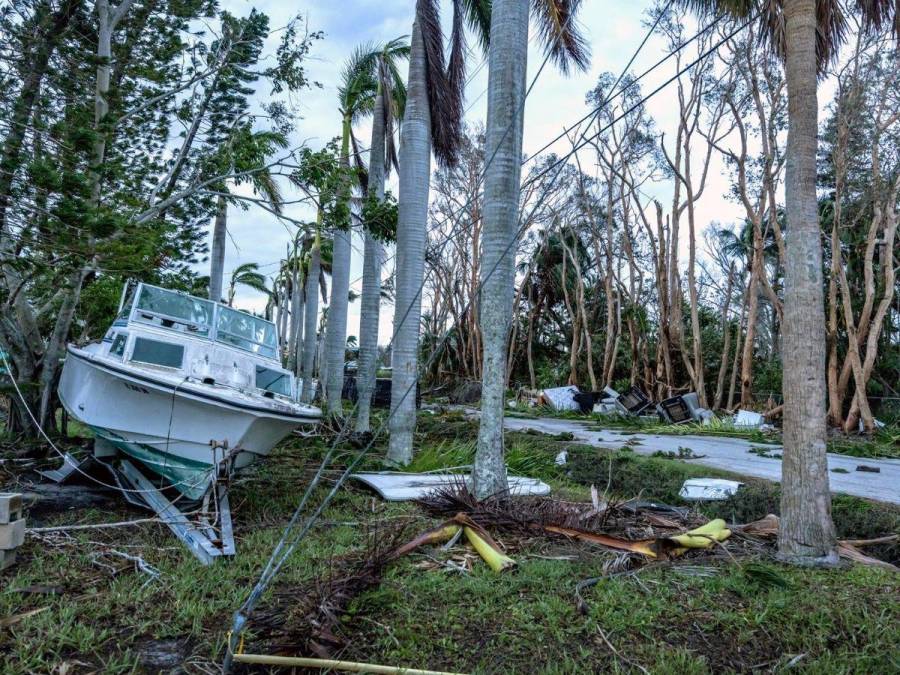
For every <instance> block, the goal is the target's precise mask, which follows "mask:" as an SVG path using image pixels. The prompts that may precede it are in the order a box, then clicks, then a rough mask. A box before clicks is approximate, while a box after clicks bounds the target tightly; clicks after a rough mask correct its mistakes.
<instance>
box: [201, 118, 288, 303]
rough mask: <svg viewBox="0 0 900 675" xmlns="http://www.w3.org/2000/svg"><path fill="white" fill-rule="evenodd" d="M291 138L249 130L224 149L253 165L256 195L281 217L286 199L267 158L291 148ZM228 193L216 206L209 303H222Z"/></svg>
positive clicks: (251, 178) (251, 173)
mask: <svg viewBox="0 0 900 675" xmlns="http://www.w3.org/2000/svg"><path fill="white" fill-rule="evenodd" d="M287 143H288V141H287V137H286V136H285V135H284V134H282V133H279V132H273V131H258V132H248V131H247V130H246V129H245V128H243V127H242V128H239V129H238V130H236V131H235V132H234V133H233V134H232V135H231V137H230V138H229V139H228V142H227V143H226V144H225V145H224V150H223V151H222V154H223V155H226V159H228V160H230V161H234V156H235V155H239V156H240V159H241V163H242V164H249V165H250V166H251V167H254V169H252V170H249V171H247V173H246V175H247V178H246V179H244V180H246V181H249V182H250V184H251V185H252V186H253V190H254V192H256V193H257V194H259V195H260V196H261V197H262V198H263V199H264V200H265V201H266V202H268V204H269V206H270V207H271V208H272V211H274V212H275V214H276V215H281V210H282V208H283V207H284V199H283V198H282V196H281V189H280V188H279V186H278V183H276V182H275V177H274V176H273V175H272V172H271V171H270V170H269V168H268V167H267V166H266V158H267V157H268V156H269V155H270V154H271V153H272V152H273V151H274V150H275V149H276V148H284V147H286V146H287ZM226 192H227V189H226V188H225V187H224V186H222V187H221V192H220V193H219V197H218V200H217V202H216V216H215V220H214V221H213V238H212V250H211V251H210V256H209V267H210V269H209V299H210V300H214V301H215V302H221V300H222V287H223V283H224V275H225V235H226V233H227V231H228V225H227V222H228V219H227V216H228V199H227V196H226Z"/></svg>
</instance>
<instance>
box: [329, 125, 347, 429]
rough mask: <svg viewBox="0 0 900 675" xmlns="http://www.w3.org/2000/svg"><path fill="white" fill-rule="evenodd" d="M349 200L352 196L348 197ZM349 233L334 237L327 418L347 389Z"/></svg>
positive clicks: (337, 412)
mask: <svg viewBox="0 0 900 675" xmlns="http://www.w3.org/2000/svg"><path fill="white" fill-rule="evenodd" d="M341 164H342V165H343V166H344V167H345V168H347V167H349V166H350V119H349V118H345V119H344V129H343V140H342V143H341ZM347 197H349V194H348V195H347ZM350 236H351V235H350V230H349V229H348V230H337V231H335V233H334V249H333V251H334V252H333V254H332V256H333V257H332V261H331V305H330V306H329V308H328V325H327V326H326V328H325V368H326V370H325V393H326V398H327V399H328V414H330V415H334V416H339V415H341V414H342V413H343V410H342V408H341V390H342V389H343V388H344V355H345V352H346V349H347V304H348V295H349V293H350Z"/></svg>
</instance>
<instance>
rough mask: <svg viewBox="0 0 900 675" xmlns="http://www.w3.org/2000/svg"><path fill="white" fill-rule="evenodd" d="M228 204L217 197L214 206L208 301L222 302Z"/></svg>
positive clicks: (223, 199)
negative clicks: (217, 200) (217, 199)
mask: <svg viewBox="0 0 900 675" xmlns="http://www.w3.org/2000/svg"><path fill="white" fill-rule="evenodd" d="M227 216H228V204H227V203H226V201H225V197H222V196H221V195H220V196H219V202H218V204H217V205H216V219H215V222H214V223H213V239H212V253H211V254H210V256H209V299H210V300H212V301H213V302H221V301H222V286H223V283H224V275H225V234H226V232H227V226H226V223H227V220H226V218H227Z"/></svg>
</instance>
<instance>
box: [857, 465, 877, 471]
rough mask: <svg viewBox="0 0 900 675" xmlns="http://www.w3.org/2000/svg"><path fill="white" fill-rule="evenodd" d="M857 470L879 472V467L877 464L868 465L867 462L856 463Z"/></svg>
mask: <svg viewBox="0 0 900 675" xmlns="http://www.w3.org/2000/svg"><path fill="white" fill-rule="evenodd" d="M856 470H857V471H863V472H865V473H881V468H880V467H877V466H869V465H868V464H857V465H856Z"/></svg>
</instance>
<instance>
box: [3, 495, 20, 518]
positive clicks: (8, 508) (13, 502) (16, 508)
mask: <svg viewBox="0 0 900 675" xmlns="http://www.w3.org/2000/svg"><path fill="white" fill-rule="evenodd" d="M21 517H22V495H20V494H17V493H15V492H0V523H11V522H12V521H14V520H18V519H19V518H21Z"/></svg>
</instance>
